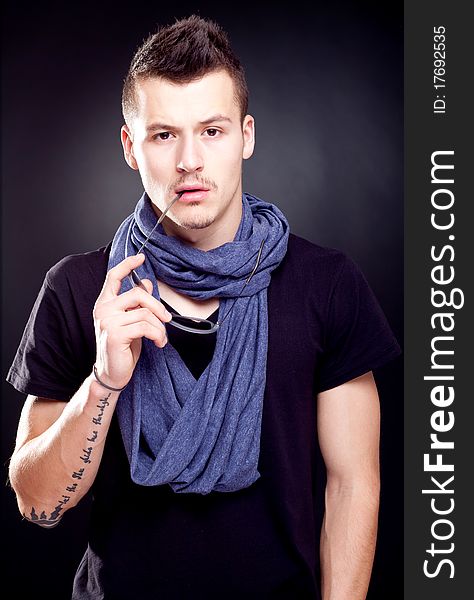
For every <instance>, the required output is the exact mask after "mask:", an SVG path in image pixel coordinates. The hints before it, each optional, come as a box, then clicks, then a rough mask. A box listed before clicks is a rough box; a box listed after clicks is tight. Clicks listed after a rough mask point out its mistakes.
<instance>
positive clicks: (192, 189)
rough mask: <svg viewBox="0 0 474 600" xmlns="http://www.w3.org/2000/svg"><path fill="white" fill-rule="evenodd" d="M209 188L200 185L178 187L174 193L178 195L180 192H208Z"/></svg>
mask: <svg viewBox="0 0 474 600" xmlns="http://www.w3.org/2000/svg"><path fill="white" fill-rule="evenodd" d="M208 191H209V188H206V187H204V186H202V185H199V184H196V185H180V186H179V187H177V188H176V189H175V192H176V193H177V194H179V193H180V192H208Z"/></svg>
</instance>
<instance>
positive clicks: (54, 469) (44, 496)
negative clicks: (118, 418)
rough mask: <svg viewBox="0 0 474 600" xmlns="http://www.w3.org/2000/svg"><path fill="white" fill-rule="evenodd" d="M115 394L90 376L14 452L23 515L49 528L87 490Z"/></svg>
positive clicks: (13, 479)
mask: <svg viewBox="0 0 474 600" xmlns="http://www.w3.org/2000/svg"><path fill="white" fill-rule="evenodd" d="M118 397H119V393H117V392H112V391H108V390H107V389H105V388H103V387H102V386H101V385H100V384H99V383H97V381H95V379H94V377H93V376H92V375H91V376H89V377H88V378H87V379H86V380H85V381H84V383H83V384H82V386H81V387H80V388H79V390H78V391H77V392H76V394H75V395H74V396H73V398H71V400H70V401H69V402H68V403H67V404H66V406H65V408H64V410H63V411H62V413H61V415H60V416H59V418H58V419H57V420H56V421H55V422H54V423H53V424H52V425H51V426H50V427H49V428H48V429H46V430H45V431H44V432H43V433H42V434H41V435H39V436H37V437H34V438H32V439H30V440H29V441H27V442H26V443H25V444H24V445H22V446H21V447H20V448H18V449H17V450H16V451H15V452H14V454H13V456H12V459H11V462H10V470H9V474H10V481H11V484H12V487H13V489H14V490H15V493H16V495H17V501H18V506H19V509H20V512H21V513H22V514H23V515H24V516H25V517H26V518H27V519H30V520H32V521H36V522H38V524H41V525H44V526H45V527H47V526H53V525H55V524H56V523H57V522H58V520H59V519H60V518H61V517H62V516H63V514H64V512H65V511H66V510H68V509H69V508H72V507H73V506H75V505H76V504H77V503H78V502H79V501H80V499H81V498H82V497H83V496H84V495H85V494H86V493H87V491H88V490H89V488H90V487H91V485H92V483H93V482H94V479H95V476H96V474H97V471H98V468H99V464H100V461H101V458H102V453H103V449H104V444H105V439H106V436H107V432H108V429H109V425H110V421H111V418H112V414H113V411H114V408H115V404H116V402H117V399H118Z"/></svg>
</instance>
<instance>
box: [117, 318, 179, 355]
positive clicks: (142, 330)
mask: <svg viewBox="0 0 474 600" xmlns="http://www.w3.org/2000/svg"><path fill="white" fill-rule="evenodd" d="M115 337H117V339H118V338H121V339H122V340H123V341H124V343H126V344H127V345H130V344H131V343H132V342H133V340H136V339H138V338H143V337H144V338H147V339H148V340H151V341H152V342H154V343H155V344H156V345H157V346H159V347H160V348H163V347H164V346H165V345H166V343H167V342H168V336H167V335H166V330H165V328H164V327H155V326H154V325H152V324H151V323H149V322H148V321H139V322H138V323H131V324H130V325H125V326H124V327H120V328H119V330H118V331H117V332H114V333H113V335H112V336H111V339H113V338H115Z"/></svg>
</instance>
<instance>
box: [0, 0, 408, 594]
mask: <svg viewBox="0 0 474 600" xmlns="http://www.w3.org/2000/svg"><path fill="white" fill-rule="evenodd" d="M3 13H4V16H3V27H4V32H3V39H4V42H3V43H4V53H3V59H4V60H3V94H2V121H3V123H2V129H3V148H2V159H3V164H2V169H3V188H2V210H3V220H2V223H3V229H2V241H3V253H2V287H3V307H2V308H3V314H2V320H3V327H2V333H3V345H2V352H3V355H2V373H3V378H4V377H5V375H6V372H7V370H8V367H9V365H10V364H11V361H12V359H13V356H14V353H15V350H16V347H17V345H18V342H19V340H20V337H21V333H22V331H23V328H24V326H25V323H26V320H27V318H28V315H29V313H30V310H31V308H32V305H33V302H34V300H35V298H36V295H37V293H38V291H39V288H40V286H41V283H42V281H43V278H44V275H45V273H46V271H47V270H48V269H49V268H50V267H51V266H52V265H53V264H54V263H55V262H57V261H58V260H60V259H61V258H62V257H63V256H65V255H67V254H71V253H76V252H83V251H86V250H91V249H94V248H97V247H99V246H102V245H105V244H106V243H107V242H108V241H109V240H110V239H111V237H112V236H113V234H114V232H115V230H116V228H117V226H118V225H119V224H120V223H121V221H122V220H123V219H124V218H125V216H127V215H128V214H129V213H130V212H132V210H133V207H134V205H135V203H136V201H137V199H138V197H139V195H140V193H141V183H140V180H139V177H138V175H137V174H136V173H135V172H132V171H131V170H130V169H129V168H128V167H127V165H126V164H125V162H124V160H123V158H122V152H121V146H120V139H119V129H120V126H121V124H122V118H121V112H120V94H121V85H122V80H123V77H124V75H125V73H126V70H127V68H128V64H129V61H130V59H131V56H132V54H133V52H134V50H135V49H136V47H137V46H138V45H139V43H140V42H141V41H142V40H143V38H144V37H145V36H146V35H147V34H148V33H150V32H152V31H154V29H155V25H156V24H158V23H160V24H163V23H168V22H172V21H173V20H174V18H175V17H182V16H187V15H189V14H192V13H198V14H201V15H202V16H207V17H211V18H213V19H215V20H217V21H218V22H220V23H221V24H222V25H223V26H224V28H225V29H226V30H227V31H228V33H229V35H230V38H231V42H232V44H233V46H234V48H235V50H236V51H237V53H238V54H239V56H240V57H241V60H242V62H243V64H244V66H245V68H246V73H247V79H248V83H249V88H250V112H251V113H252V114H253V115H254V116H255V119H256V128H257V145H256V151H255V154H254V156H253V157H252V159H251V160H249V161H246V162H245V164H244V190H245V191H248V192H251V193H253V194H255V195H257V196H260V197H262V198H263V199H265V200H267V201H271V202H274V203H275V204H277V205H278V206H279V207H280V208H281V209H282V210H283V211H284V212H285V214H286V215H287V217H288V220H289V222H290V226H291V228H292V231H293V232H294V233H296V234H298V235H301V236H303V237H306V238H307V239H309V240H312V241H314V242H316V243H319V244H322V245H327V246H332V247H337V248H339V249H341V250H344V251H345V252H347V253H348V254H349V255H350V256H352V258H353V259H354V260H355V261H356V262H357V263H358V264H359V265H360V266H361V268H362V270H363V271H364V273H365V275H366V277H367V279H368V280H369V282H370V284H371V286H372V288H373V290H374V291H375V294H376V295H377V297H378V299H379V301H380V303H381V305H382V307H383V309H384V311H385V313H386V315H387V318H388V320H389V322H390V324H391V325H392V328H393V330H394V332H395V334H396V336H397V338H398V340H399V341H400V343H402V341H403V340H402V335H403V328H402V317H403V314H402V313H403V307H402V302H403V300H402V298H403V272H402V268H403V254H402V252H403V251H402V248H403V10H402V3H401V2H391V3H385V4H384V5H383V6H382V5H381V4H379V3H375V2H363V1H361V2H333V3H331V4H330V5H326V4H323V3H313V5H312V6H308V5H306V3H303V2H292V3H291V4H289V5H286V7H285V8H278V7H276V6H275V4H274V3H268V5H266V4H262V3H260V4H258V5H257V3H246V2H240V3H238V4H236V5H235V8H226V7H224V6H223V4H220V5H217V4H216V5H214V4H213V3H212V2H202V3H179V4H176V5H174V4H172V3H169V2H167V3H163V2H154V3H150V4H147V3H143V2H139V1H135V2H132V3H129V4H128V5H127V6H121V5H120V4H118V3H115V4H110V5H109V4H107V3H101V4H100V5H98V6H96V5H94V4H87V3H83V2H82V3H80V4H79V3H74V4H72V3H68V4H65V3H61V4H60V3H57V4H55V3H53V2H48V3H44V2H43V3H41V4H37V5H35V6H32V7H28V6H27V5H24V4H21V5H17V6H15V7H14V6H13V3H12V2H9V3H7V7H6V8H4V11H3ZM376 376H377V381H378V384H379V391H380V395H381V404H382V505H381V517H380V530H379V538H378V545H377V553H376V560H375V566H374V572H373V580H372V584H371V589H370V593H369V598H372V599H374V598H384V599H389V598H400V597H402V593H403V592H402V582H403V555H402V552H403V538H402V531H403V445H402V443H403V401H402V394H403V387H402V361H401V360H400V359H397V360H396V361H394V363H392V364H390V365H388V366H387V367H384V368H383V369H380V370H379V372H377V373H376ZM23 399H24V397H23V395H22V394H19V393H18V392H16V391H15V390H13V389H12V388H11V386H9V385H8V384H6V383H5V382H4V383H3V401H2V411H3V419H2V426H3V436H2V459H3V461H4V464H5V465H7V461H8V456H9V455H10V454H11V451H12V449H13V443H14V435H15V430H16V425H17V421H18V416H19V412H20V409H21V405H22V402H23ZM4 479H6V470H5V474H4ZM4 492H5V494H4V496H5V511H4V515H5V525H4V528H3V533H4V534H5V536H6V537H4V538H3V539H4V540H7V542H6V543H5V542H4V544H5V546H4V547H8V555H9V556H8V561H7V562H6V563H4V566H5V564H6V565H7V569H8V571H7V576H8V578H11V580H12V581H13V580H15V582H16V583H15V586H16V589H17V590H18V593H17V597H27V595H28V594H30V595H31V594H32V593H33V590H37V592H38V590H45V591H47V592H48V597H49V598H58V599H62V598H67V597H68V591H69V589H70V583H71V580H72V577H73V574H74V572H75V569H76V566H77V564H78V562H79V560H80V558H81V556H82V554H83V552H84V547H85V540H86V532H85V528H86V517H87V512H88V504H87V501H84V502H83V505H81V506H79V507H77V508H76V509H74V511H71V512H70V513H69V514H68V519H66V520H65V521H64V522H63V523H62V524H61V526H59V527H58V528H56V529H54V530H51V531H46V530H42V529H40V528H38V527H34V526H32V525H30V524H28V523H25V522H21V518H20V515H19V513H17V512H16V505H15V501H14V497H13V494H12V492H11V491H10V490H8V489H7V488H6V487H5V489H4ZM73 513H74V514H73ZM7 544H8V546H7ZM22 594H23V595H22Z"/></svg>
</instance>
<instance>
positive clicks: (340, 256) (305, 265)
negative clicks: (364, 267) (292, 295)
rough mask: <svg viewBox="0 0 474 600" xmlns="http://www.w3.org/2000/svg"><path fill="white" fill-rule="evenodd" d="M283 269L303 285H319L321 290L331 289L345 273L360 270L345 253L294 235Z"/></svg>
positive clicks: (291, 238)
mask: <svg viewBox="0 0 474 600" xmlns="http://www.w3.org/2000/svg"><path fill="white" fill-rule="evenodd" d="M282 267H283V268H284V270H285V271H288V272H290V273H292V274H293V277H297V278H299V279H300V280H301V281H302V284H303V285H305V286H307V285H309V284H311V283H317V286H318V288H319V289H321V288H326V289H327V288H331V287H332V286H333V285H334V284H335V282H336V281H337V280H338V279H339V277H340V276H341V274H342V272H343V271H345V270H347V269H349V270H353V269H355V270H357V269H358V267H357V266H356V265H355V263H354V261H353V260H352V259H351V258H350V257H349V256H348V255H347V254H345V253H344V252H343V251H341V250H338V249H337V248H330V247H326V246H320V245H319V244H315V243H314V242H310V241H309V240H307V239H305V238H303V237H300V236H298V235H295V234H293V233H290V235H289V239H288V249H287V252H286V255H285V259H284V261H283V263H282ZM305 282H306V284H305Z"/></svg>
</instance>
